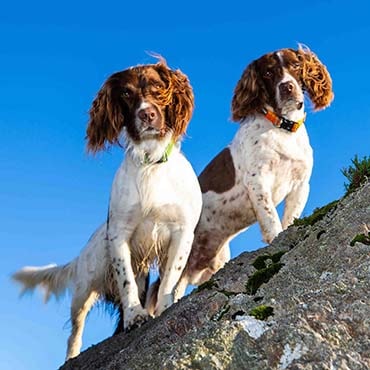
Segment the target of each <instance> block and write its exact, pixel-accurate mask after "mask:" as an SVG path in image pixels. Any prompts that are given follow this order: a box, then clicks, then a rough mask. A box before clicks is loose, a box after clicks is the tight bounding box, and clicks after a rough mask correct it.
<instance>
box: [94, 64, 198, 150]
mask: <svg viewBox="0 0 370 370" xmlns="http://www.w3.org/2000/svg"><path fill="white" fill-rule="evenodd" d="M143 99H145V100H146V101H150V103H151V104H153V105H154V106H155V107H157V111H158V112H159V115H160V116H161V117H162V116H163V117H162V119H163V127H164V129H163V131H162V130H161V132H160V135H162V136H163V135H164V134H165V133H166V132H168V131H171V132H172V138H173V141H176V140H178V139H179V137H180V136H181V135H183V134H184V133H185V131H186V128H187V126H188V124H189V121H190V119H191V116H192V113H193V107H194V96H193V90H192V88H191V86H190V83H189V80H188V78H187V77H186V75H184V74H183V73H182V72H181V71H180V70H176V71H173V70H171V69H170V68H169V67H167V65H166V62H165V60H164V59H163V58H161V59H160V60H159V62H158V63H156V64H148V65H139V66H136V67H132V68H129V69H127V70H125V71H122V72H118V73H115V74H113V75H112V76H110V77H109V78H108V79H107V81H106V82H105V83H104V85H103V86H102V88H101V89H100V91H99V92H98V95H97V97H96V98H95V100H94V101H93V104H92V107H91V109H90V121H89V123H88V127H87V149H88V151H91V152H93V153H95V152H97V151H99V150H102V149H104V148H105V147H106V145H110V144H115V143H118V140H119V137H120V134H121V132H122V129H123V128H124V127H126V131H127V134H128V136H129V137H130V138H131V139H132V140H134V141H139V140H140V133H139V132H138V129H137V127H135V114H136V110H137V108H138V106H139V105H140V102H141V101H142V100H143Z"/></svg>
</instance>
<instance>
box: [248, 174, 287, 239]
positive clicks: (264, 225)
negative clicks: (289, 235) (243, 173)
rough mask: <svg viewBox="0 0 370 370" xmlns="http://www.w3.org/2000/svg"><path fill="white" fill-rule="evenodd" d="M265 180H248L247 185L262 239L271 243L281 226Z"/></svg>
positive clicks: (281, 229)
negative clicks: (261, 181)
mask: <svg viewBox="0 0 370 370" xmlns="http://www.w3.org/2000/svg"><path fill="white" fill-rule="evenodd" d="M265 180H266V178H264V183H260V182H250V183H249V184H248V185H247V187H248V192H249V199H250V201H251V203H252V206H253V209H254V212H255V214H256V217H257V221H258V223H259V225H260V228H261V232H262V236H263V240H264V241H265V242H266V243H271V242H272V241H273V239H274V238H275V237H276V236H277V235H278V234H279V233H280V232H281V231H283V228H282V226H281V222H280V218H279V215H278V213H277V211H276V208H275V204H274V202H273V200H272V196H271V187H269V186H267V184H268V182H267V181H265Z"/></svg>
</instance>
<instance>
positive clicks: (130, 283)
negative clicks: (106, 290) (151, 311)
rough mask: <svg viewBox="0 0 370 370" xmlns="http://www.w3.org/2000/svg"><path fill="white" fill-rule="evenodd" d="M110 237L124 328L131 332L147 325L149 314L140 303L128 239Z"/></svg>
mask: <svg viewBox="0 0 370 370" xmlns="http://www.w3.org/2000/svg"><path fill="white" fill-rule="evenodd" d="M108 237H109V242H110V255H111V259H112V266H113V270H114V274H115V278H116V282H117V286H118V290H119V294H120V299H121V305H122V310H123V319H124V321H123V328H124V330H126V331H129V330H131V329H133V328H135V327H139V326H141V325H142V324H143V323H145V322H146V321H147V319H148V312H147V310H145V309H144V308H143V307H142V305H141V303H140V299H139V291H138V287H137V284H136V281H135V275H134V272H133V270H132V266H131V252H130V247H129V244H128V242H127V241H126V240H128V238H127V239H124V238H123V239H121V238H118V237H117V235H114V233H112V232H108Z"/></svg>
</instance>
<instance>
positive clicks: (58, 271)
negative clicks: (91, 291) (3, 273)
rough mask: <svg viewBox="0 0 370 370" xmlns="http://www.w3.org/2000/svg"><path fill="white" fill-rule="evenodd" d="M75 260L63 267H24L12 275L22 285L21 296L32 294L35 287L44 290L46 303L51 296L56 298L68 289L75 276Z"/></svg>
mask: <svg viewBox="0 0 370 370" xmlns="http://www.w3.org/2000/svg"><path fill="white" fill-rule="evenodd" d="M75 266H76V260H74V261H72V262H70V263H68V264H66V265H64V266H57V265H55V264H51V265H46V266H39V267H34V266H26V267H23V268H22V269H20V270H18V271H17V272H15V273H14V274H13V275H12V279H13V280H15V281H16V282H17V283H20V284H21V285H22V288H21V295H23V294H25V293H27V292H32V291H33V290H34V289H35V288H36V287H37V286H39V287H41V288H42V289H43V290H44V302H45V303H46V302H47V301H48V300H49V298H50V296H51V295H52V294H54V295H55V297H56V298H58V297H59V296H60V295H62V294H63V293H64V292H65V290H66V289H67V288H68V287H69V285H70V283H71V281H72V279H73V277H74V274H75Z"/></svg>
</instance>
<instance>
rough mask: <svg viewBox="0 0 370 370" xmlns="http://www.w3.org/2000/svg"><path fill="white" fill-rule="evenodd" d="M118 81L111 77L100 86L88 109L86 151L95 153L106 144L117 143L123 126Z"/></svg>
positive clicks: (113, 76)
mask: <svg viewBox="0 0 370 370" xmlns="http://www.w3.org/2000/svg"><path fill="white" fill-rule="evenodd" d="M119 92H120V89H119V81H118V77H117V76H116V74H114V75H112V76H111V77H110V78H109V79H108V80H107V81H106V82H105V83H104V85H103V86H102V88H101V89H100V91H99V92H98V94H97V96H96V98H95V99H94V101H93V103H92V106H91V109H90V112H89V113H90V120H89V123H88V126H87V130H86V139H87V150H88V151H89V152H92V153H96V152H98V151H99V150H103V149H105V146H106V144H107V143H109V144H114V143H117V142H118V139H119V135H120V133H121V130H122V128H123V126H124V116H123V112H122V107H121V101H120V96H119Z"/></svg>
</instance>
